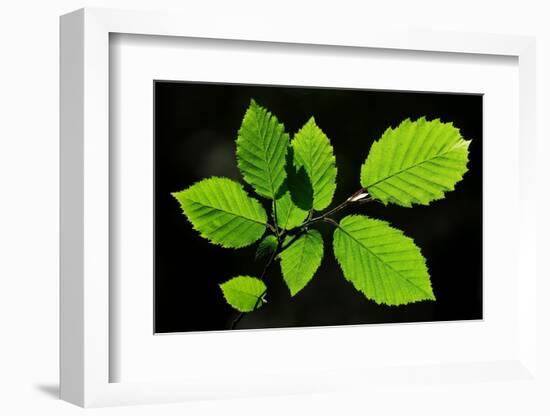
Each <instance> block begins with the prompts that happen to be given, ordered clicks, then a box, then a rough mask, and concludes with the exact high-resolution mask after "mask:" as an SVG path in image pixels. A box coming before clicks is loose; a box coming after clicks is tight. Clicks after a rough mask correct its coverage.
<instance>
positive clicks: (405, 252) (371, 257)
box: [333, 215, 435, 305]
mask: <svg viewBox="0 0 550 416" xmlns="http://www.w3.org/2000/svg"><path fill="white" fill-rule="evenodd" d="M333 244H334V255H335V256H336V259H337V260H338V263H339V264H340V267H341V268H342V271H343V272H344V276H345V278H346V279H347V280H349V281H350V282H351V283H352V284H353V286H355V288H356V289H357V290H359V291H360V292H362V293H363V294H364V295H365V296H366V297H367V298H368V299H371V300H374V301H375V302H376V303H383V304H386V305H403V304H407V303H413V302H418V301H422V300H435V296H434V294H433V291H432V286H431V282H430V276H429V274H428V268H427V267H426V261H425V259H424V257H423V256H422V253H421V252H420V249H419V248H418V247H417V246H416V244H415V243H414V241H413V240H412V239H411V238H409V237H407V236H405V235H404V234H403V233H402V232H401V231H400V230H398V229H395V228H392V227H391V226H390V225H389V224H388V223H387V222H385V221H381V220H377V219H372V218H368V217H366V216H362V215H349V216H347V217H345V218H343V219H342V220H341V221H340V224H339V226H338V228H337V229H336V230H335V231H334V241H333Z"/></svg>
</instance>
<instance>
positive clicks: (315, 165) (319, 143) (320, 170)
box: [292, 117, 337, 211]
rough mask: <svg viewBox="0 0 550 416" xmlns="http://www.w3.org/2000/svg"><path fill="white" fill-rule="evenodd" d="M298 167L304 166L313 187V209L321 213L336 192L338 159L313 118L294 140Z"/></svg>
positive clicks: (293, 146)
mask: <svg viewBox="0 0 550 416" xmlns="http://www.w3.org/2000/svg"><path fill="white" fill-rule="evenodd" d="M292 148H293V149H294V160H295V163H296V166H298V167H301V166H303V167H304V168H305V170H306V172H307V174H308V176H309V178H310V180H311V184H312V187H313V208H314V209H315V210H316V211H321V210H323V209H325V208H326V207H328V206H329V205H330V203H331V202H332V197H333V196H334V191H335V190H336V173H337V170H336V159H335V157H334V152H333V149H332V146H331V144H330V140H329V139H328V137H327V136H326V135H325V133H323V131H322V130H321V129H320V128H319V127H318V126H317V124H315V119H314V118H313V117H311V118H310V119H309V121H308V122H307V123H306V124H305V125H304V127H302V128H301V129H300V131H298V133H296V135H295V136H294V139H293V140H292Z"/></svg>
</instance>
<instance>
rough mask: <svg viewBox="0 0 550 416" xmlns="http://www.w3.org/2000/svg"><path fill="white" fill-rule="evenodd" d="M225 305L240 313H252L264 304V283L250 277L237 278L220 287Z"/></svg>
mask: <svg viewBox="0 0 550 416" xmlns="http://www.w3.org/2000/svg"><path fill="white" fill-rule="evenodd" d="M220 288H221V289H222V292H223V296H224V298H225V300H226V301H227V303H229V304H230V305H231V306H232V307H233V308H235V309H237V310H238V311H240V312H252V311H253V310H255V309H258V308H259V307H260V306H262V304H263V303H264V300H263V296H264V295H265V292H266V290H267V288H266V286H265V283H264V282H262V281H261V280H260V279H257V278H255V277H250V276H237V277H234V278H232V279H231V280H228V281H227V282H225V283H222V284H221V285H220Z"/></svg>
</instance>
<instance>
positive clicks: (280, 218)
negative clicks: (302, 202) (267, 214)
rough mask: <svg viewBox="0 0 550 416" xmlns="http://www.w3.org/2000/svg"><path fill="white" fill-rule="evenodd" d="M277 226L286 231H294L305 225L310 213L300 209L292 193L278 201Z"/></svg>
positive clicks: (287, 192) (288, 192)
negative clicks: (293, 199)
mask: <svg viewBox="0 0 550 416" xmlns="http://www.w3.org/2000/svg"><path fill="white" fill-rule="evenodd" d="M276 203H277V225H278V226H279V227H281V228H282V229H284V230H292V229H293V228H296V227H298V226H300V225H302V224H303V222H304V221H305V219H306V218H307V216H308V211H304V210H303V209H301V208H298V207H297V206H296V205H295V204H294V202H293V201H292V197H291V196H290V191H286V192H285V193H284V195H283V196H282V197H281V198H279V199H277V201H276Z"/></svg>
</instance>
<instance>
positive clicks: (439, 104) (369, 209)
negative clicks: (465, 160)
mask: <svg viewBox="0 0 550 416" xmlns="http://www.w3.org/2000/svg"><path fill="white" fill-rule="evenodd" d="M154 94H155V105H154V106H155V109H154V110H155V156H154V157H155V202H154V203H155V247H154V250H155V291H154V297H155V299H154V304H155V332H183V331H208V330H221V329H227V328H228V327H229V325H230V323H231V321H232V320H233V319H234V318H235V317H236V315H237V312H236V311H235V310H233V309H232V308H231V307H230V306H228V305H227V304H226V302H225V300H224V299H223V296H222V293H221V290H220V288H219V286H218V285H219V283H222V282H224V281H226V280H228V279H229V278H231V277H233V276H237V275H252V276H259V275H260V274H261V271H262V268H263V265H264V262H263V261H254V253H255V248H256V245H253V246H250V247H247V248H244V249H238V250H234V249H223V248H221V247H219V246H214V245H212V244H210V243H208V242H207V241H206V240H204V239H202V238H201V237H200V236H199V235H198V233H197V232H196V231H194V230H193V229H192V227H191V225H190V223H189V222H188V221H187V219H186V218H185V216H184V215H183V214H182V213H181V209H180V207H179V204H178V202H177V201H176V200H175V199H174V198H173V197H172V196H171V195H170V193H171V192H174V191H179V190H183V189H185V188H187V187H188V186H190V185H191V184H193V183H194V182H196V181H197V180H200V179H203V178H204V177H208V176H213V175H216V176H226V177H229V178H233V179H236V180H239V181H241V182H243V181H242V178H241V175H240V173H239V171H238V169H237V164H236V159H235V139H236V137H237V131H238V129H239V126H240V123H241V121H242V117H243V115H244V112H245V110H246V108H247V107H248V104H249V102H250V99H251V98H254V99H255V100H256V101H257V102H258V103H259V104H260V105H263V106H265V107H267V108H268V109H269V110H270V111H272V112H273V113H274V114H275V115H277V117H278V118H279V120H280V121H281V122H283V123H284V124H285V127H286V130H287V132H289V133H290V134H291V137H292V134H293V133H294V132H296V131H297V130H298V129H299V128H300V127H301V126H302V125H303V124H304V123H305V122H306V121H307V120H308V119H309V117H310V116H312V115H313V116H315V120H316V122H317V124H318V125H319V126H320V127H321V129H322V130H323V131H324V132H325V133H326V134H327V135H328V137H329V138H330V139H331V142H332V145H333V147H334V151H335V156H336V163H337V166H338V177H337V189H336V193H335V196H334V200H333V205H334V204H336V203H339V202H341V201H343V200H344V199H346V198H347V197H348V196H349V195H351V194H352V193H353V192H354V191H356V190H357V189H359V188H360V184H359V171H360V166H361V164H362V163H363V162H364V160H365V158H366V156H367V154H368V151H369V149H370V146H371V143H372V142H373V141H374V140H376V139H378V138H379V137H380V136H381V135H382V133H383V132H384V130H385V129H386V128H387V127H389V126H393V127H395V126H397V125H398V124H399V122H401V121H402V120H403V119H405V118H407V117H408V118H411V119H413V120H414V119H416V118H418V117H421V116H426V117H427V118H428V119H430V120H431V119H434V118H440V119H441V120H442V121H444V122H451V121H452V122H453V123H454V125H455V126H456V127H458V128H459V129H460V131H461V132H462V135H463V136H464V137H465V138H466V139H471V140H472V144H471V145H470V163H469V165H468V167H469V169H470V170H469V171H468V172H467V173H466V175H465V177H464V179H463V180H462V181H461V182H459V183H458V185H457V187H456V190H455V191H454V192H450V193H448V194H447V196H446V198H445V199H443V200H440V201H435V202H432V203H431V204H430V205H429V206H427V207H425V206H414V208H402V207H399V206H395V205H388V206H387V207H384V206H383V205H382V204H380V203H377V202H376V203H370V204H366V205H364V206H362V207H360V208H359V209H358V210H357V209H355V210H354V212H355V213H362V214H366V215H369V216H372V217H376V218H380V219H384V220H386V221H389V222H390V223H391V224H392V225H393V226H395V227H397V228H400V229H402V230H403V231H404V232H405V234H407V235H408V236H409V237H412V238H413V239H414V240H415V242H416V244H417V245H418V246H419V247H420V248H421V250H422V253H423V255H424V256H425V257H426V259H427V264H428V268H429V271H430V275H431V279H432V285H433V289H434V293H435V295H436V298H437V301H435V302H420V303H415V304H411V305H404V306H398V307H395V306H394V307H389V306H383V305H376V304H375V303H374V302H372V301H369V300H367V299H366V298H365V297H364V296H363V295H362V294H361V293H359V292H357V291H356V290H355V289H354V288H353V286H352V285H351V284H350V283H348V282H347V281H346V280H345V279H344V278H343V276H342V273H341V271H340V269H339V267H338V265H337V263H336V261H335V259H334V255H333V252H332V229H331V228H330V227H331V226H330V225H328V224H322V225H320V226H319V229H320V230H321V232H322V234H323V237H324V242H325V256H324V259H323V262H322V264H321V267H320V269H319V270H318V272H317V273H316V275H315V277H314V278H313V279H312V281H311V282H310V283H309V284H308V285H307V286H306V287H305V288H304V289H303V290H302V291H301V292H299V293H298V294H297V295H296V296H295V297H294V298H291V297H290V294H289V291H288V289H287V288H286V286H285V284H284V282H283V280H282V277H281V274H280V269H279V267H278V265H275V266H276V267H273V268H272V269H271V273H270V274H269V275H268V276H267V278H266V283H267V284H268V287H269V292H268V297H267V298H268V303H267V304H266V305H264V306H262V308H261V309H259V310H258V311H255V312H254V313H251V314H247V315H246V316H245V317H244V318H243V320H242V321H241V322H240V324H239V328H243V329H244V328H273V327H289V326H320V325H344V324H365V323H387V322H392V323H393V322H415V321H442V320H466V319H481V318H482V97H481V96H479V95H466V94H440V93H411V92H392V91H366V90H342V89H322V88H301V87H300V88H293V87H275V86H273V87H272V86H268V87H266V86H261V87H260V86H243V85H231V84H197V83H183V82H167V81H156V82H155V83H154ZM243 183H244V182H243ZM245 188H246V189H247V190H248V191H249V192H250V193H251V194H253V192H252V190H251V188H250V187H249V186H248V185H246V187H245ZM255 197H256V198H258V199H260V200H261V201H262V203H263V204H264V206H265V207H266V208H267V207H268V204H267V201H266V200H264V199H261V198H260V197H258V196H255ZM349 213H351V211H349V210H347V211H345V212H343V213H342V215H346V214H349ZM342 215H340V216H342Z"/></svg>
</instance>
